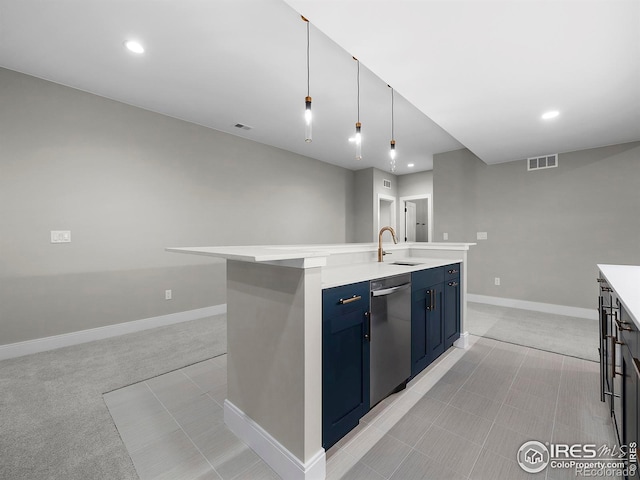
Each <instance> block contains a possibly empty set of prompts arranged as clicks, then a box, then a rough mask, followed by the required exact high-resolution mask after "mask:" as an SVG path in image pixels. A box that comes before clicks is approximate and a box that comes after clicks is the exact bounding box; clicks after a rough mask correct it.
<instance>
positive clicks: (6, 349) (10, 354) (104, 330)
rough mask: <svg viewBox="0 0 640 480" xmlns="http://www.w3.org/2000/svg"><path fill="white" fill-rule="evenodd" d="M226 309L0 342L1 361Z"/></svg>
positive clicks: (220, 312)
mask: <svg viewBox="0 0 640 480" xmlns="http://www.w3.org/2000/svg"><path fill="white" fill-rule="evenodd" d="M226 311H227V305H226V304H221V305H213V306H211V307H204V308H196V309H195V310H187V311H186V312H177V313H170V314H168V315H160V316H158V317H151V318H143V319H142V320H134V321H131V322H125V323H118V324H115V325H107V326H105V327H98V328H90V329H88V330H80V331H78V332H71V333H64V334H62V335H54V336H52V337H44V338H36V339H34V340H27V341H24V342H18V343H10V344H8V345H0V360H5V359H7V358H15V357H22V356H23V355H29V354H31V353H39V352H45V351H47V350H55V349H56V348H62V347H69V346H71V345H78V344H80V343H86V342H92V341H94V340H102V339H103V338H111V337H117V336H119V335H124V334H126V333H133V332H140V331H142V330H148V329H150V328H155V327H164V326H166V325H173V324H175V323H181V322H188V321H189V320H197V319H199V318H205V317H210V316H212V315H219V314H222V313H226Z"/></svg>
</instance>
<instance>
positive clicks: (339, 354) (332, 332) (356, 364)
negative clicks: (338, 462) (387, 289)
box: [322, 282, 369, 450]
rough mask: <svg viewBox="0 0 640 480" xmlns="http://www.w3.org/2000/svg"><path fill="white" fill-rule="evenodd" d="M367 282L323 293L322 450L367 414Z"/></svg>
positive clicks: (327, 290) (330, 289)
mask: <svg viewBox="0 0 640 480" xmlns="http://www.w3.org/2000/svg"><path fill="white" fill-rule="evenodd" d="M368 315H369V282H360V283H354V284H350V285H343V286H340V287H335V288H328V289H325V290H323V291H322V446H323V447H324V448H325V450H326V449H328V448H330V447H331V446H332V445H333V444H334V443H336V442H337V441H338V440H340V438H342V437H343V436H344V435H346V434H347V433H348V432H349V431H350V430H351V429H352V428H354V427H355V426H356V425H357V424H358V421H359V420H360V418H361V417H362V416H363V415H364V414H365V413H367V411H368V410H369V317H368Z"/></svg>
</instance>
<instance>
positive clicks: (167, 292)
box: [164, 290, 171, 300]
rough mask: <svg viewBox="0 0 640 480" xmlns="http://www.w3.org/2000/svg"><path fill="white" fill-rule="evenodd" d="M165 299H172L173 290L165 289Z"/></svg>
mask: <svg viewBox="0 0 640 480" xmlns="http://www.w3.org/2000/svg"><path fill="white" fill-rule="evenodd" d="M164 299H165V300H171V290H165V291H164Z"/></svg>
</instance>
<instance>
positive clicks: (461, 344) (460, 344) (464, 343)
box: [453, 332, 469, 350]
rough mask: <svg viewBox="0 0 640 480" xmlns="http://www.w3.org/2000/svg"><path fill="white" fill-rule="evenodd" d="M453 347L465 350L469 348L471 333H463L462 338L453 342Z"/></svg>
mask: <svg viewBox="0 0 640 480" xmlns="http://www.w3.org/2000/svg"><path fill="white" fill-rule="evenodd" d="M453 346H454V347H456V348H462V349H463V350H464V349H467V348H469V332H462V333H461V334H460V338H459V339H457V340H456V341H455V342H453Z"/></svg>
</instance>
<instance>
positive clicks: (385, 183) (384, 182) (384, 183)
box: [382, 178, 391, 188]
mask: <svg viewBox="0 0 640 480" xmlns="http://www.w3.org/2000/svg"><path fill="white" fill-rule="evenodd" d="M382 186H383V187H384V188H391V180H387V179H386V178H383V179H382Z"/></svg>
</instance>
